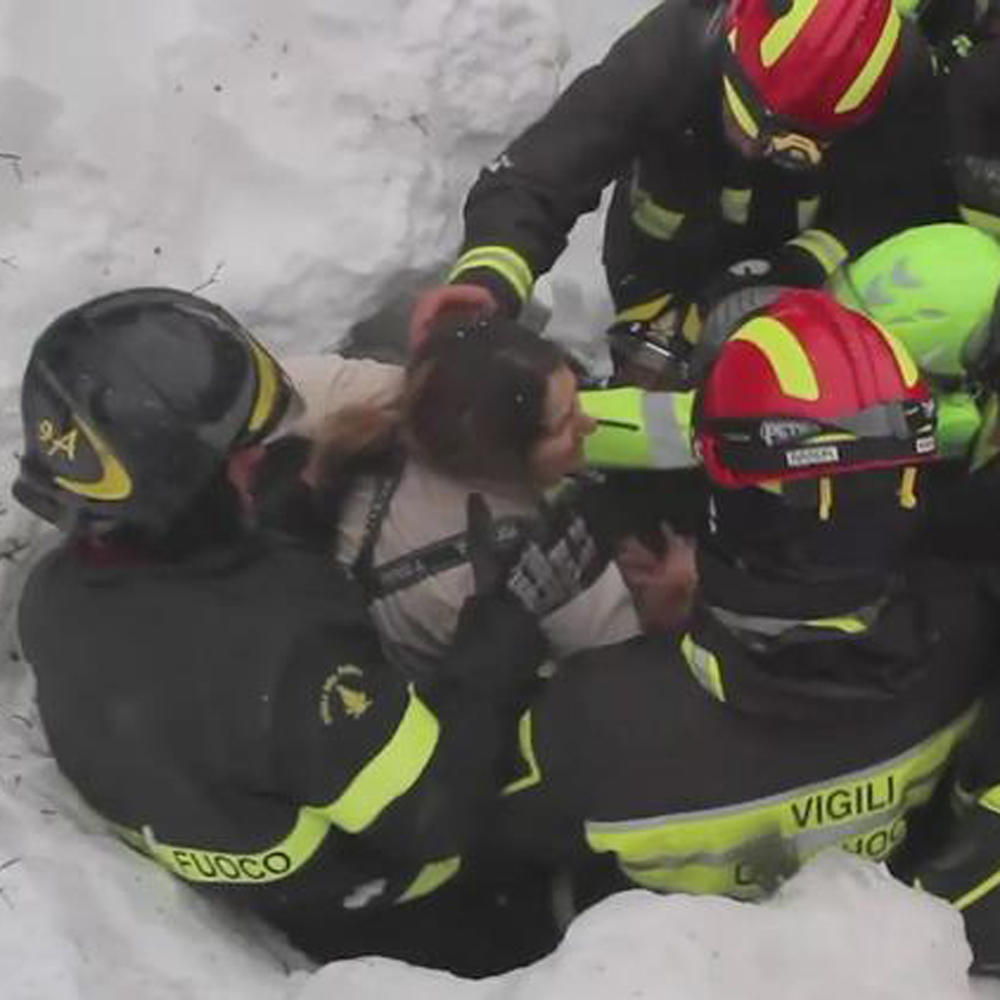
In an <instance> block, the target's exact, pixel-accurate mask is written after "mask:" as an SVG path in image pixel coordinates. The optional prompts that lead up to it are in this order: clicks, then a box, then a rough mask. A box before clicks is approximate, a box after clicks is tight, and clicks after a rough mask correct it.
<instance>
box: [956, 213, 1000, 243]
mask: <svg viewBox="0 0 1000 1000" xmlns="http://www.w3.org/2000/svg"><path fill="white" fill-rule="evenodd" d="M959 209H960V211H961V213H962V218H963V219H965V221H966V222H967V223H968V224H969V225H970V226H975V227H976V229H981V230H982V231H983V232H984V233H987V234H988V235H990V236H992V237H994V238H995V239H998V240H1000V215H994V214H993V213H992V212H984V211H982V210H981V209H978V208H972V207H971V206H970V205H960V206H959Z"/></svg>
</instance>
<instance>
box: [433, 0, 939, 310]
mask: <svg viewBox="0 0 1000 1000" xmlns="http://www.w3.org/2000/svg"><path fill="white" fill-rule="evenodd" d="M721 6H722V5H720V4H717V3H714V2H703V0H664V2H663V3H661V4H659V6H657V7H656V8H655V9H654V10H653V11H652V12H651V13H650V14H649V15H647V16H646V17H645V18H644V19H643V20H641V21H640V22H639V23H638V24H637V25H636V26H635V27H634V28H632V29H631V30H630V31H629V32H627V33H626V34H625V35H623V36H622V37H621V38H620V39H619V40H618V41H617V42H616V43H615V45H614V46H613V47H612V49H611V50H610V52H609V53H608V55H607V56H606V57H605V59H604V60H603V62H601V63H599V64H598V65H596V66H594V67H592V68H590V69H588V70H586V71H585V72H584V73H582V74H581V75H580V76H579V77H578V78H577V79H576V80H575V81H574V82H573V83H572V84H571V85H570V87H569V88H568V89H567V90H566V91H565V92H564V93H563V94H562V95H561V96H560V97H559V99H558V100H557V101H556V103H555V104H554V105H553V107H552V108H551V110H550V111H549V112H548V113H547V114H546V115H545V116H544V117H543V118H541V119H540V120H539V121H538V122H536V123H535V124H534V125H532V126H531V127H530V128H528V130H527V131H526V132H524V133H523V134H522V135H521V136H519V137H518V138H517V139H516V140H515V141H514V142H513V143H512V144H511V145H510V147H509V148H508V149H507V150H506V151H505V152H504V153H503V155H501V156H500V157H499V158H498V159H497V160H496V161H495V162H494V163H492V164H490V165H489V166H488V167H487V168H486V169H485V170H484V171H483V172H482V173H481V175H480V177H479V179H478V180H477V182H476V183H475V185H474V186H473V188H472V189H471V191H470V193H469V197H468V200H467V202H466V206H465V225H466V229H465V242H464V246H463V252H462V255H461V256H460V258H459V260H458V262H457V264H456V267H455V269H454V270H453V271H452V274H451V280H453V281H461V282H473V283H478V284H482V285H485V286H486V287H488V288H489V289H490V290H491V291H492V292H493V293H494V295H495V296H496V297H497V298H498V299H499V301H500V302H501V304H502V305H503V307H504V308H506V309H508V310H510V311H514V310H516V309H517V308H518V307H519V305H520V304H521V302H522V301H523V300H524V299H525V298H526V297H527V295H528V294H529V293H530V289H531V285H532V283H533V281H534V279H535V278H537V277H538V276H539V275H541V274H543V273H545V272H546V271H548V270H549V269H550V268H551V267H552V265H553V263H554V261H555V260H556V258H557V257H558V256H559V254H560V253H561V252H562V250H563V248H564V247H565V244H566V238H567V235H568V233H569V231H570V229H572V227H573V225H574V223H575V222H576V220H577V219H578V218H579V217H580V216H581V215H583V214H584V213H586V212H590V211H592V210H593V209H595V208H596V207H597V205H598V202H599V199H600V196H601V193H602V191H603V190H604V189H605V188H606V187H607V186H608V185H609V184H611V183H612V182H613V181H618V190H617V194H616V199H615V205H614V207H613V208H612V211H611V216H610V219H609V231H608V238H607V241H606V247H605V257H606V264H607V266H608V270H609V274H610V279H611V286H612V294H613V295H614V297H615V298H616V300H617V302H618V305H619V307H620V308H621V307H623V306H625V305H627V304H634V303H636V302H638V301H642V300H644V299H649V298H652V297H653V295H654V294H657V295H658V294H661V293H663V292H675V293H679V294H682V295H685V296H689V297H690V296H692V295H694V294H695V293H697V292H698V291H699V289H700V288H701V287H702V286H703V285H704V284H705V283H706V281H707V280H708V279H710V278H711V277H712V276H713V275H716V274H718V273H719V272H720V271H724V269H725V268H726V267H727V266H728V265H729V264H731V263H733V262H734V261H738V260H742V259H744V258H748V257H758V258H768V259H769V260H770V262H771V263H772V264H773V266H774V267H775V268H776V269H777V272H776V273H777V278H778V279H780V282H781V283H785V284H804V285H814V286H818V285H820V284H822V282H823V280H824V278H825V276H826V275H827V274H828V273H830V271H832V270H833V268H834V267H836V266H837V265H838V264H839V263H840V262H841V261H842V260H843V259H844V258H845V257H846V256H847V255H852V256H853V255H856V254H858V253H861V252H862V251H864V250H866V249H867V248H868V247H870V246H872V245H874V244H875V243H878V242H879V241H880V240H882V239H884V238H885V237H886V236H888V235H890V234H892V233H894V232H898V231H899V230H900V229H904V228H906V227H908V226H913V225H917V224H920V223H923V222H932V221H940V220H942V219H948V218H951V217H952V216H953V214H954V204H953V197H952V196H951V194H950V186H949V184H950V182H949V181H948V179H947V169H946V165H945V146H946V138H945V129H944V115H943V97H942V94H941V93H940V92H939V86H938V82H937V81H936V79H935V77H934V73H933V68H932V64H931V60H930V55H929V50H928V49H927V46H926V44H925V43H924V41H923V40H922V38H920V36H919V31H918V30H917V29H916V28H915V26H913V25H911V24H907V25H906V26H905V27H904V34H903V46H904V52H903V58H902V59H901V61H900V70H899V72H898V74H897V77H896V79H895V80H894V81H893V84H892V87H891V89H890V93H889V96H888V98H887V100H886V102H885V104H884V105H883V107H882V108H881V109H880V110H879V112H878V113H877V115H876V116H875V117H874V118H873V119H871V120H870V121H868V122H866V123H864V124H863V125H862V126H861V127H859V128H857V129H855V130H854V131H853V132H851V133H849V134H847V135H845V136H843V137H841V138H840V139H839V140H838V141H837V142H836V143H835V144H834V145H833V146H832V147H831V148H830V150H829V151H828V153H827V156H826V158H825V163H824V165H823V167H822V168H821V169H820V170H819V171H818V172H816V173H815V174H814V175H801V176H796V175H794V174H791V173H789V172H787V171H782V170H781V169H780V168H778V167H775V166H773V165H770V164H766V163H760V162H757V163H751V162H749V161H747V160H744V159H742V158H741V157H740V156H739V155H738V154H737V153H736V151H735V150H734V149H732V148H731V147H730V145H729V144H728V143H727V141H726V140H725V138H724V136H723V131H722V120H721V108H722V100H723V98H722V89H721V72H720V67H721V59H722V47H723V46H724V44H725V42H724V39H723V38H722V32H721V31H720V10H721ZM623 217H627V218H626V219H625V220H624V221H625V222H627V223H628V224H627V225H625V224H624V223H623Z"/></svg>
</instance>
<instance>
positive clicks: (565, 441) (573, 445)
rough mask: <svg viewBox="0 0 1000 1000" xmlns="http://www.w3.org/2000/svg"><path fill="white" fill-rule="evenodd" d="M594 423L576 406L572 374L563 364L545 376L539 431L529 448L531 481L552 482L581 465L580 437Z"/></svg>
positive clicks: (576, 397) (577, 401)
mask: <svg viewBox="0 0 1000 1000" xmlns="http://www.w3.org/2000/svg"><path fill="white" fill-rule="evenodd" d="M596 426H597V424H596V423H595V421H594V419H593V418H592V417H589V416H587V414H586V413H584V412H583V410H582V409H581V408H580V396H579V394H578V393H577V390H576V376H575V375H574V374H573V372H572V371H570V369H569V368H567V367H566V366H565V365H564V366H563V367H561V368H559V369H557V370H556V371H554V372H553V373H552V374H551V375H550V376H549V379H548V386H547V388H546V392H545V409H544V412H543V414H542V434H541V437H540V438H539V439H538V442H537V443H536V444H535V446H534V447H533V448H532V449H531V455H530V467H531V475H532V479H533V480H534V482H535V483H536V484H537V485H539V486H542V487H548V486H554V485H555V484H556V483H558V482H559V480H560V479H562V477H563V476H565V475H566V474H567V473H570V472H575V471H577V470H578V469H580V468H582V466H583V462H584V456H583V439H584V438H585V437H586V436H587V435H588V434H590V433H591V432H592V431H593V430H594V428H595V427H596Z"/></svg>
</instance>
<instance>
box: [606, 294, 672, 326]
mask: <svg viewBox="0 0 1000 1000" xmlns="http://www.w3.org/2000/svg"><path fill="white" fill-rule="evenodd" d="M670 299H671V296H670V295H661V296H660V297H659V298H658V299H653V300H652V302H640V303H639V304H638V305H634V306H629V307H628V308H627V309H623V310H622V311H621V312H620V313H618V315H617V316H616V317H615V321H616V322H618V323H636V322H638V323H645V322H648V321H649V320H651V319H655V318H656V317H657V316H659V315H660V313H661V312H663V310H664V309H666V308H667V306H668V305H669V304H670Z"/></svg>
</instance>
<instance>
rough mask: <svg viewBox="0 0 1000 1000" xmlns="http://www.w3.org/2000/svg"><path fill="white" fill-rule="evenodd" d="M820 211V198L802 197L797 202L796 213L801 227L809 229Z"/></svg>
mask: <svg viewBox="0 0 1000 1000" xmlns="http://www.w3.org/2000/svg"><path fill="white" fill-rule="evenodd" d="M818 212H819V198H800V199H799V200H798V202H797V203H796V208H795V213H796V219H797V221H798V223H799V229H808V228H809V227H810V226H811V225H812V224H813V219H815V218H816V214H817V213H818Z"/></svg>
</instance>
